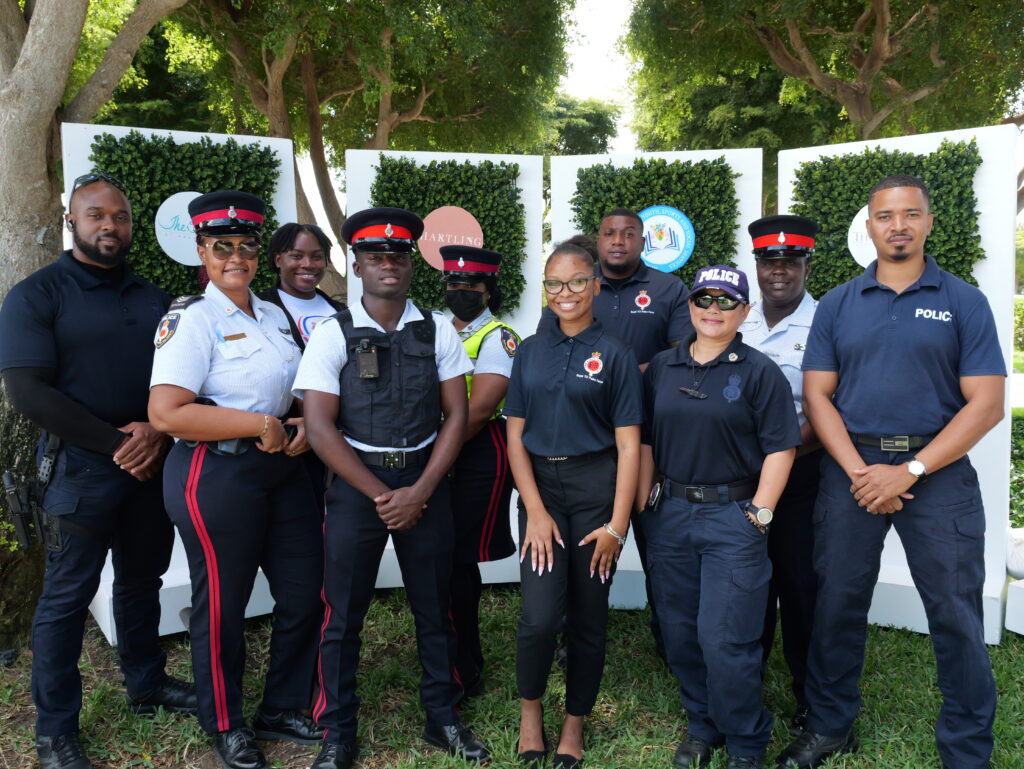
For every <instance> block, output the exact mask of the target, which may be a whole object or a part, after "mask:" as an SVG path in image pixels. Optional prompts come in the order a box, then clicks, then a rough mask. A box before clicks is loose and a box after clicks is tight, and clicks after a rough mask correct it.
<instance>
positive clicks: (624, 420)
mask: <svg viewBox="0 0 1024 769" xmlns="http://www.w3.org/2000/svg"><path fill="white" fill-rule="evenodd" d="M504 414H505V416H506V417H521V418H522V419H524V420H526V421H525V425H524V426H523V445H524V446H526V449H527V451H529V452H530V453H531V454H535V455H537V456H543V457H557V456H569V457H576V456H581V455H583V454H590V453H592V452H595V451H602V450H604V449H608V448H611V447H613V446H614V445H615V428H616V427H627V426H629V425H639V424H641V423H642V422H643V402H642V384H641V381H640V368H639V366H638V365H637V362H636V356H634V355H633V352H632V350H630V349H629V347H628V346H627V345H626V344H625V343H624V342H622V341H620V340H619V339H618V338H617V337H614V336H612V335H611V334H609V333H606V331H605V327H604V325H603V324H602V323H601V321H594V322H593V323H592V324H591V325H590V326H588V327H587V328H586V329H584V330H583V331H581V332H580V333H578V334H577V335H576V336H574V337H570V336H566V335H565V334H564V333H562V330H561V328H559V326H558V324H557V323H556V324H554V325H552V326H548V327H546V328H543V329H541V330H540V331H538V332H537V333H536V334H534V335H533V336H531V337H529V338H528V339H526V340H524V341H523V343H522V344H521V345H519V350H518V351H517V352H516V355H515V358H514V360H513V364H512V378H511V379H510V381H509V385H508V395H507V396H506V397H505V409H504Z"/></svg>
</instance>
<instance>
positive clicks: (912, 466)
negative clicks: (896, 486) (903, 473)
mask: <svg viewBox="0 0 1024 769" xmlns="http://www.w3.org/2000/svg"><path fill="white" fill-rule="evenodd" d="M907 472H908V473H910V474H911V475H912V476H914V477H915V478H917V480H921V479H922V478H924V477H925V476H926V475H928V470H927V469H926V468H925V466H924V462H922V461H921V460H920V459H918V458H917V457H913V458H911V460H910V461H909V462H907Z"/></svg>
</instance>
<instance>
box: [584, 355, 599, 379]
mask: <svg viewBox="0 0 1024 769" xmlns="http://www.w3.org/2000/svg"><path fill="white" fill-rule="evenodd" d="M583 370H584V371H586V372H587V376H589V377H594V376H597V375H598V374H600V373H601V372H602V371H603V370H604V361H602V360H601V353H599V352H593V353H591V354H590V357H589V358H587V359H586V360H585V361H583Z"/></svg>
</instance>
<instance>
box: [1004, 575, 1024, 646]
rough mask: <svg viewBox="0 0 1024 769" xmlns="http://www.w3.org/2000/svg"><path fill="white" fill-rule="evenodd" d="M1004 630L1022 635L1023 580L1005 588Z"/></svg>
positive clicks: (1023, 614) (1023, 620)
mask: <svg viewBox="0 0 1024 769" xmlns="http://www.w3.org/2000/svg"><path fill="white" fill-rule="evenodd" d="M1006 629H1007V630H1012V631H1013V632H1014V633H1020V634H1021V635H1024V580H1018V581H1016V582H1010V583H1009V584H1008V585H1007V586H1006Z"/></svg>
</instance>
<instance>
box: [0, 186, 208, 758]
mask: <svg viewBox="0 0 1024 769" xmlns="http://www.w3.org/2000/svg"><path fill="white" fill-rule="evenodd" d="M69 211H70V212H69V213H68V214H67V215H66V217H65V223H66V226H67V228H68V230H70V231H71V232H72V233H73V238H74V245H73V247H72V248H71V250H69V251H65V252H64V253H62V254H61V256H60V258H59V259H58V260H57V261H56V262H54V263H53V264H51V265H49V266H47V267H44V268H42V269H41V270H38V271H37V272H35V273H33V274H32V275H30V276H28V277H27V278H25V280H23V281H21V282H20V283H18V284H17V285H16V286H14V288H12V289H11V291H10V293H9V294H8V295H7V297H6V299H5V300H4V303H3V307H2V309H0V370H2V371H3V381H4V385H5V387H6V389H7V394H8V398H9V399H10V402H11V404H12V406H13V407H14V408H15V410H17V411H19V412H20V413H22V414H23V415H24V416H26V417H27V418H28V419H30V420H32V421H33V422H34V423H35V424H37V425H38V426H39V427H41V428H42V429H43V431H44V432H43V435H42V437H41V438H40V452H39V453H40V455H41V456H42V457H43V460H44V462H43V463H41V465H40V471H41V473H45V471H44V470H43V465H44V463H45V464H49V462H52V467H53V471H52V477H51V479H50V482H49V485H48V486H47V487H46V490H45V494H44V497H43V507H44V509H45V510H46V513H47V515H46V525H45V529H46V533H47V536H46V541H47V553H46V577H45V579H44V582H43V592H42V595H41V596H40V598H39V603H38V604H37V606H36V615H35V622H34V625H33V629H32V651H33V658H32V699H33V701H34V702H35V706H36V750H37V752H38V754H39V761H40V764H41V766H42V767H43V769H88V767H89V766H91V764H90V763H89V760H88V759H87V758H86V757H85V754H84V753H83V751H82V749H81V746H80V745H79V742H78V714H79V710H80V709H81V705H82V683H81V678H80V676H79V673H78V657H79V655H80V654H81V651H82V633H83V631H84V625H85V616H86V611H87V610H88V607H89V602H90V601H91V600H92V597H93V595H94V594H95V593H96V588H97V586H98V585H99V579H100V572H101V570H102V569H103V565H104V563H105V561H106V557H107V551H108V550H112V551H113V564H114V619H115V623H116V628H117V651H118V656H119V658H120V663H121V671H122V673H123V674H124V679H125V685H126V688H127V691H128V694H127V699H128V705H129V707H130V708H131V709H132V710H133V711H135V712H136V713H153V712H154V711H155V710H156V709H157V708H158V707H163V708H164V709H166V710H170V711H177V712H189V713H194V712H195V707H196V700H195V689H194V687H192V686H191V685H190V684H187V683H185V682H183V681H178V680H176V679H173V678H169V677H168V676H167V674H166V673H165V672H164V663H165V662H166V657H165V655H164V652H163V650H162V649H161V648H160V644H159V634H158V627H159V624H160V597H159V593H160V584H161V582H160V577H161V575H162V574H163V573H164V571H166V569H167V565H168V563H169V562H170V557H171V546H172V544H173V541H174V534H173V529H172V527H171V522H170V520H169V519H168V518H167V514H166V513H165V512H164V507H163V499H162V489H161V478H160V471H161V467H162V465H163V457H164V453H165V451H166V448H167V444H168V441H167V438H166V437H165V436H163V435H161V434H160V433H158V432H156V431H155V430H154V429H153V428H152V427H151V426H150V425H149V423H148V422H146V421H145V420H146V406H147V402H148V398H149V376H150V369H151V367H152V361H153V332H154V330H155V329H156V326H157V323H158V321H159V320H160V317H161V315H163V313H164V311H165V310H166V309H167V305H168V303H169V302H168V297H167V295H166V294H165V293H164V292H163V291H161V290H160V289H159V288H157V287H156V286H154V285H153V284H152V283H148V282H147V281H144V280H142V279H141V278H140V277H138V276H137V275H135V274H134V273H133V272H132V271H131V269H130V268H129V267H128V266H127V264H125V255H126V254H127V253H128V250H129V248H130V247H131V242H132V217H131V207H130V206H129V204H128V200H127V198H126V197H125V195H124V188H123V186H122V185H121V183H120V182H118V181H117V180H116V179H114V178H113V177H110V176H108V175H106V174H101V173H93V174H87V175H85V176H81V177H79V178H78V179H76V180H75V183H74V186H73V189H72V192H71V198H70V200H69ZM47 460H49V461H47Z"/></svg>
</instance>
